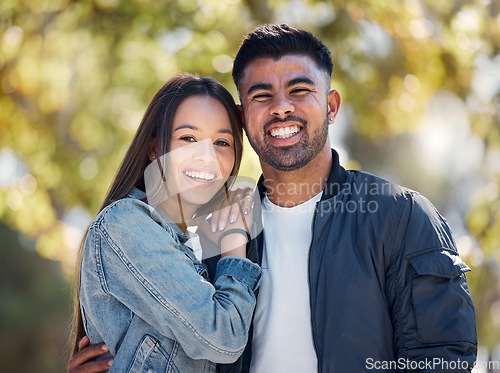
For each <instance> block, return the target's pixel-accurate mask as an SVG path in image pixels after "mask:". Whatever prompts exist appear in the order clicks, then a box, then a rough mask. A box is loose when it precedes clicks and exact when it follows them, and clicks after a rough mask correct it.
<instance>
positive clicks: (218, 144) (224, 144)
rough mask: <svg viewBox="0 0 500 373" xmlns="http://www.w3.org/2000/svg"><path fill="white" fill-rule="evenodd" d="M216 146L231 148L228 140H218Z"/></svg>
mask: <svg viewBox="0 0 500 373" xmlns="http://www.w3.org/2000/svg"><path fill="white" fill-rule="evenodd" d="M214 144H215V145H217V146H231V144H230V143H229V142H227V141H226V140H217V141H216V142H215V143H214Z"/></svg>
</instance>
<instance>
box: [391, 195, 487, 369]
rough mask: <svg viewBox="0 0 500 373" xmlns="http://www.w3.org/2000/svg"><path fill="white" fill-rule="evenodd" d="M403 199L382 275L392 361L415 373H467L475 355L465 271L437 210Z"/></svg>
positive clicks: (422, 199)
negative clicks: (393, 354)
mask: <svg viewBox="0 0 500 373" xmlns="http://www.w3.org/2000/svg"><path fill="white" fill-rule="evenodd" d="M406 197H407V199H406V200H405V201H404V207H403V208H402V210H401V215H400V219H399V220H398V222H399V226H398V228H397V229H396V230H395V231H394V246H393V250H394V251H393V253H392V260H391V265H390V266H389V268H388V271H387V289H388V290H387V294H388V301H389V305H390V306H391V309H392V319H393V326H394V342H395V347H396V350H397V357H398V359H404V360H405V361H409V362H413V364H414V365H413V366H415V367H418V369H417V370H416V371H418V372H431V371H432V372H442V371H446V372H448V371H456V372H465V371H469V370H470V369H472V366H473V363H474V362H475V359H476V350H477V335H476V321H475V311H474V305H473V303H472V298H471V295H470V293H469V290H468V288H467V280H466V278H465V272H467V271H469V270H470V269H469V268H468V267H467V265H466V264H465V263H464V262H463V261H462V260H461V259H460V257H459V256H458V251H457V249H456V248H455V243H454V240H453V238H452V233H451V230H450V228H449V226H448V224H447V222H446V220H445V219H444V218H443V217H442V216H441V215H440V214H439V212H438V211H437V210H436V208H435V207H434V206H433V205H432V204H431V203H430V202H429V201H428V200H427V199H426V198H425V197H423V196H422V195H420V194H418V193H415V192H411V193H408V194H407V195H406ZM419 362H420V363H419ZM431 363H432V364H431ZM408 365H410V366H411V363H409V364H408ZM430 367H432V368H430Z"/></svg>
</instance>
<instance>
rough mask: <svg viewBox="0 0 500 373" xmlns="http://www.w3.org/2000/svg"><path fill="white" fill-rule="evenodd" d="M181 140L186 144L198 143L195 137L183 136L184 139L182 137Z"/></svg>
mask: <svg viewBox="0 0 500 373" xmlns="http://www.w3.org/2000/svg"><path fill="white" fill-rule="evenodd" d="M181 140H182V141H186V142H195V141H196V140H195V139H194V137H193V136H183V137H181Z"/></svg>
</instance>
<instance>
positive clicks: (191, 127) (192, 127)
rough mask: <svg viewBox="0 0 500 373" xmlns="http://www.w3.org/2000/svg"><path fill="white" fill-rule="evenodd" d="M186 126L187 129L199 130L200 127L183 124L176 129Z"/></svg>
mask: <svg viewBox="0 0 500 373" xmlns="http://www.w3.org/2000/svg"><path fill="white" fill-rule="evenodd" d="M184 128H187V129H190V130H194V131H198V127H196V126H193V125H192V124H181V125H180V126H179V127H177V128H176V129H175V130H174V132H175V131H179V130H182V129H184Z"/></svg>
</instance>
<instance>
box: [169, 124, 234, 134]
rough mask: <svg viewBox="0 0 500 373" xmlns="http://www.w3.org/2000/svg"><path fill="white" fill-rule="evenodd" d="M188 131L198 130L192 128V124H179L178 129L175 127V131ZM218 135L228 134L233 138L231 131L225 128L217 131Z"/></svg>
mask: <svg viewBox="0 0 500 373" xmlns="http://www.w3.org/2000/svg"><path fill="white" fill-rule="evenodd" d="M185 128H187V129H190V130H193V131H199V130H200V129H199V128H198V127H196V126H193V125H192V124H181V125H180V126H179V127H177V128H176V129H175V130H174V132H175V131H179V130H182V129H185ZM217 132H219V133H228V134H230V135H231V136H233V131H231V130H229V129H226V128H223V129H220V130H219V131H217Z"/></svg>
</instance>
